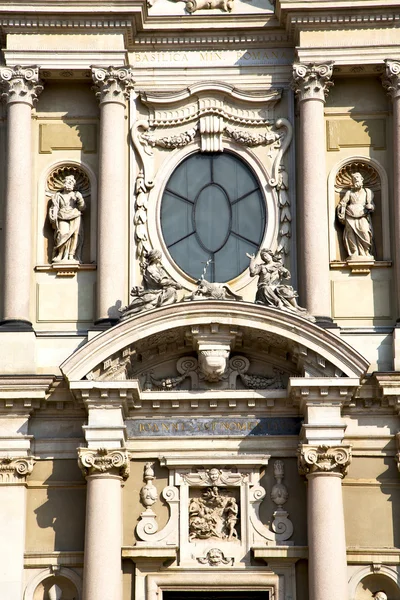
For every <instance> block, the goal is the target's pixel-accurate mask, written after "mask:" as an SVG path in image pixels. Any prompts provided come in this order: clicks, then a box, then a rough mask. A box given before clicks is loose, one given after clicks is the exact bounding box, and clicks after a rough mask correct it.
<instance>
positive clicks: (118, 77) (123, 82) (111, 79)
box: [92, 67, 135, 106]
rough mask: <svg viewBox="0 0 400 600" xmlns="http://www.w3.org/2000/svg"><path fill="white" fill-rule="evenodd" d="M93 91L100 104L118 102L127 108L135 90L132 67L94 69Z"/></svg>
mask: <svg viewBox="0 0 400 600" xmlns="http://www.w3.org/2000/svg"><path fill="white" fill-rule="evenodd" d="M92 79H93V82H94V86H93V90H94V91H95V94H96V98H98V100H99V102H100V104H105V103H106V102H116V103H118V104H123V105H124V106H125V100H126V99H127V98H129V93H130V90H132V89H133V84H134V83H135V82H134V81H133V71H132V69H131V68H130V67H108V68H106V67H92Z"/></svg>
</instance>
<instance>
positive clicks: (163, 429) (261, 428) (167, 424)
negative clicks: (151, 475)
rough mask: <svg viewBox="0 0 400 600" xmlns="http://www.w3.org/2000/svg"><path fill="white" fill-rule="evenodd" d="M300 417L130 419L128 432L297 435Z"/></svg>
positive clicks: (131, 434)
mask: <svg viewBox="0 0 400 600" xmlns="http://www.w3.org/2000/svg"><path fill="white" fill-rule="evenodd" d="M301 424H302V419H301V417H262V418H246V417H234V418H223V417H219V418H207V417H198V418H189V417H182V418H181V419H168V418H166V419H130V420H127V421H126V427H127V434H128V437H130V438H137V437H215V436H221V437H226V436H230V437H231V436H234V437H246V436H271V435H298V434H299V433H300V429H301Z"/></svg>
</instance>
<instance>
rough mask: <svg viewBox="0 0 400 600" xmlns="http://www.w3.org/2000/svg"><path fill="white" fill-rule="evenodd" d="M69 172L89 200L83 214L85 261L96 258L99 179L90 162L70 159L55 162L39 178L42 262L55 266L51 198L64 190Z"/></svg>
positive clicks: (38, 254) (40, 249)
mask: <svg viewBox="0 0 400 600" xmlns="http://www.w3.org/2000/svg"><path fill="white" fill-rule="evenodd" d="M68 175H73V176H74V177H75V180H76V185H75V190H76V191H79V192H80V193H81V194H82V196H83V199H84V201H85V210H84V212H83V216H82V223H83V237H84V240H83V247H82V259H81V262H82V264H90V263H94V262H95V260H96V227H95V223H96V218H97V215H96V203H95V199H96V195H97V186H96V178H95V176H94V173H93V172H92V170H91V169H90V168H89V167H88V166H87V165H84V164H81V163H78V162H76V161H72V160H66V161H63V162H58V163H56V164H53V165H52V166H51V167H50V168H49V169H48V170H47V171H46V172H45V173H43V175H42V177H41V178H40V181H39V190H38V196H39V211H38V239H39V240H41V239H42V240H43V243H42V244H40V243H39V244H38V249H37V263H38V264H44V265H51V263H52V252H53V247H54V229H53V227H52V224H51V222H50V219H49V208H50V206H51V198H52V197H53V196H54V194H56V193H57V192H59V191H61V190H62V189H63V181H64V179H65V177H66V176H68Z"/></svg>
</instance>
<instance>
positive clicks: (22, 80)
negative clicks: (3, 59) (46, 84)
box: [0, 66, 43, 106]
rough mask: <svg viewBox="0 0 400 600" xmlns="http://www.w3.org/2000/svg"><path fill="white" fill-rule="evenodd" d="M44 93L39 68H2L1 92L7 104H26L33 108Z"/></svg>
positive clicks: (0, 70)
mask: <svg viewBox="0 0 400 600" xmlns="http://www.w3.org/2000/svg"><path fill="white" fill-rule="evenodd" d="M42 91H43V85H42V82H41V81H40V79H39V67H36V66H32V67H20V66H16V67H12V68H10V67H1V68H0V92H1V97H2V99H3V100H4V101H5V102H24V103H25V104H27V103H29V104H30V105H31V106H33V104H35V102H37V100H38V97H39V96H40V94H41V93H42Z"/></svg>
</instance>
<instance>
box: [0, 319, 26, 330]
mask: <svg viewBox="0 0 400 600" xmlns="http://www.w3.org/2000/svg"><path fill="white" fill-rule="evenodd" d="M33 330H34V329H33V325H32V323H31V322H30V321H26V320H25V319H5V320H4V321H0V331H16V332H17V331H33Z"/></svg>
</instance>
